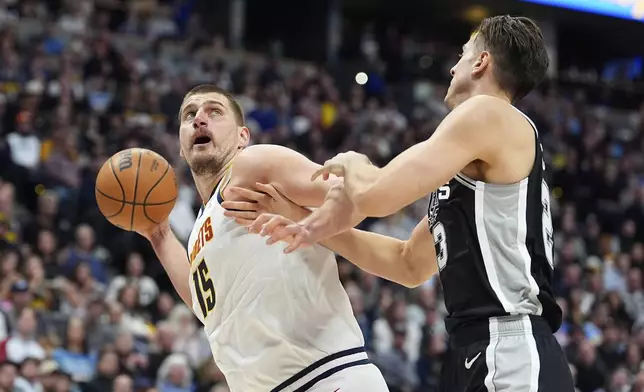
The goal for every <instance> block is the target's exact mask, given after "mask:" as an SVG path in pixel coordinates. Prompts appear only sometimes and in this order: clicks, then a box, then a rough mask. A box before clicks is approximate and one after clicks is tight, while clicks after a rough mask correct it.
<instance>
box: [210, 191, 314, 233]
mask: <svg viewBox="0 0 644 392" xmlns="http://www.w3.org/2000/svg"><path fill="white" fill-rule="evenodd" d="M255 188H256V189H257V190H252V189H247V188H240V187H231V188H230V189H229V190H230V192H232V193H234V194H237V195H239V196H241V197H243V198H244V199H246V200H249V201H233V200H227V201H224V202H223V203H222V204H221V206H222V207H224V208H225V209H226V211H225V212H224V215H225V216H227V217H230V218H233V219H235V222H237V223H238V224H240V225H243V226H249V225H250V224H251V223H253V221H254V220H255V219H257V218H258V217H259V216H260V215H261V214H263V213H271V214H280V215H284V216H286V217H288V218H291V219H298V220H299V219H303V218H305V217H306V216H308V214H310V211H309V210H307V209H305V208H302V207H300V206H298V205H297V204H295V203H293V202H292V201H291V200H289V199H288V198H287V197H286V196H284V195H283V194H282V193H281V192H280V191H278V190H277V189H276V188H275V187H274V186H272V185H270V184H262V183H259V182H258V183H256V184H255Z"/></svg>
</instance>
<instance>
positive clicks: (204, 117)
mask: <svg viewBox="0 0 644 392" xmlns="http://www.w3.org/2000/svg"><path fill="white" fill-rule="evenodd" d="M207 124H208V114H207V113H206V112H205V111H204V110H203V109H199V110H198V111H197V114H196V115H195V119H194V120H193V121H192V127H193V128H194V129H199V128H201V127H204V126H206V125H207Z"/></svg>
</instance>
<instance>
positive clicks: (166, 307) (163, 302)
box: [157, 292, 175, 318]
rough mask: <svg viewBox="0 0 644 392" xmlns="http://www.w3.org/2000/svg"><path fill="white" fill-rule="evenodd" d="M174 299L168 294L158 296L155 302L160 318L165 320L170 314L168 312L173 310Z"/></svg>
mask: <svg viewBox="0 0 644 392" xmlns="http://www.w3.org/2000/svg"><path fill="white" fill-rule="evenodd" d="M174 305H175V303H174V299H173V298H172V297H171V296H170V294H168V293H165V292H163V293H161V294H159V299H158V300H157V309H158V310H159V315H160V316H161V317H162V318H167V316H168V315H169V314H170V311H172V308H174Z"/></svg>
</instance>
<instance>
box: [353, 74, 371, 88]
mask: <svg viewBox="0 0 644 392" xmlns="http://www.w3.org/2000/svg"><path fill="white" fill-rule="evenodd" d="M368 80H369V76H367V74H366V73H364V72H358V73H357V74H356V83H358V84H359V85H363V84H365V83H367V81H368Z"/></svg>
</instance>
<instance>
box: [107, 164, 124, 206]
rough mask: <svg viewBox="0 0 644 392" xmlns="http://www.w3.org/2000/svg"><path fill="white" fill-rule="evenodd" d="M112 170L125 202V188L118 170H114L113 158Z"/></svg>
mask: <svg viewBox="0 0 644 392" xmlns="http://www.w3.org/2000/svg"><path fill="white" fill-rule="evenodd" d="M110 169H112V174H113V175H114V178H116V183H117V184H119V188H121V195H122V198H123V200H124V201H125V188H123V184H121V180H120V179H119V176H118V175H116V170H114V165H113V164H112V158H110Z"/></svg>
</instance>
